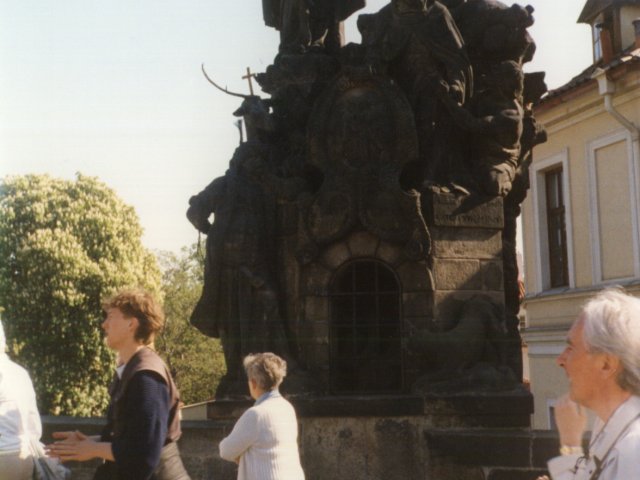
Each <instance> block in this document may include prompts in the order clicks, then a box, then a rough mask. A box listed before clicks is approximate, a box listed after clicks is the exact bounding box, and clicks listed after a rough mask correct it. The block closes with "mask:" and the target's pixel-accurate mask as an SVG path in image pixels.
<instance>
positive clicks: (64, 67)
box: [0, 0, 591, 251]
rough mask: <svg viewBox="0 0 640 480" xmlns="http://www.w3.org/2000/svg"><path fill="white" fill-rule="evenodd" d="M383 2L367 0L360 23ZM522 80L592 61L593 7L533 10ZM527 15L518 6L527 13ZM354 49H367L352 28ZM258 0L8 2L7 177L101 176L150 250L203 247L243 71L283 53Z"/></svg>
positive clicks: (555, 2) (0, 47)
mask: <svg viewBox="0 0 640 480" xmlns="http://www.w3.org/2000/svg"><path fill="white" fill-rule="evenodd" d="M386 3H388V2H387V0H368V1H367V7H366V9H365V10H363V11H362V12H360V13H363V12H373V11H377V10H379V9H380V8H381V7H382V6H384V5H385V4H386ZM528 3H529V4H531V5H532V6H533V7H534V8H535V10H536V12H535V14H534V15H535V17H536V24H535V25H534V26H533V27H532V28H531V29H530V32H531V34H532V35H533V37H534V39H535V40H536V43H537V45H538V51H537V55H536V58H535V60H534V61H533V62H532V63H530V64H528V65H527V67H526V70H527V71H538V70H545V71H547V83H548V84H549V86H550V87H551V88H553V87H558V86H560V85H561V84H563V83H565V82H566V81H568V80H569V79H570V78H571V77H573V76H574V75H576V74H577V73H579V72H580V71H581V70H583V69H584V68H585V67H587V66H588V65H589V64H590V63H591V44H590V31H589V28H588V27H587V26H585V25H577V24H576V20H577V18H578V15H579V14H580V11H581V9H582V7H583V5H584V3H585V0H530V1H529V2H528ZM522 4H523V5H524V3H522ZM356 17H357V14H356V15H354V17H353V18H351V19H349V21H348V22H347V27H346V28H347V41H353V42H359V41H360V35H359V33H358V32H357V29H356V28H355V18H356ZM277 44H278V32H276V31H275V30H273V29H270V28H267V27H265V26H264V24H263V21H262V7H261V2H260V1H259V0H180V1H178V0H173V1H171V0H108V1H105V0H99V1H98V0H57V1H46V0H0V177H4V176H6V175H9V174H26V173H49V174H51V175H53V176H55V177H61V178H68V179H71V178H73V177H74V175H75V173H76V172H81V173H83V174H86V175H91V176H96V177H98V178H100V179H101V180H102V181H103V182H105V183H106V184H107V185H109V186H110V187H112V188H113V189H114V190H115V191H116V192H117V194H118V195H119V196H120V197H121V198H122V199H123V200H124V201H125V202H126V203H127V204H129V205H132V206H134V207H135V209H136V211H137V212H138V215H139V216H140V220H141V222H142V225H143V227H144V229H145V235H144V238H143V241H144V243H145V245H146V246H147V247H149V248H151V249H154V250H173V251H177V250H178V249H180V247H182V246H185V245H188V244H191V243H193V242H195V241H196V239H197V233H196V231H195V229H193V227H192V226H191V225H190V224H189V223H188V221H187V220H186V218H185V211H186V208H187V202H188V199H189V197H190V196H191V195H193V194H195V193H197V192H199V191H200V190H202V188H204V187H205V186H206V185H207V184H208V183H209V182H210V181H211V180H212V179H213V178H215V177H217V176H220V175H222V174H224V171H225V170H226V167H227V164H228V161H229V159H230V158H231V155H232V153H233V150H234V148H235V147H236V146H237V143H238V131H237V128H236V127H235V125H234V122H235V120H236V119H235V117H233V115H232V112H233V111H234V110H235V109H236V108H237V107H238V106H239V101H238V100H239V99H238V98H233V97H229V96H226V95H224V94H222V93H220V92H219V91H217V90H215V89H214V88H213V87H211V86H210V85H209V84H208V83H206V81H205V80H204V78H203V76H202V73H201V72H200V64H201V63H203V62H204V63H205V64H206V66H207V70H208V71H209V73H210V74H211V75H212V76H213V77H214V78H215V79H216V80H217V81H218V83H221V84H223V85H227V86H228V87H229V89H231V90H235V91H238V92H244V93H248V86H247V83H246V81H245V80H242V79H241V76H242V75H243V74H244V73H245V69H246V67H250V68H251V70H252V71H255V72H260V71H264V69H265V68H266V67H267V66H268V65H269V64H270V63H271V62H272V60H273V57H274V56H275V54H276V53H277Z"/></svg>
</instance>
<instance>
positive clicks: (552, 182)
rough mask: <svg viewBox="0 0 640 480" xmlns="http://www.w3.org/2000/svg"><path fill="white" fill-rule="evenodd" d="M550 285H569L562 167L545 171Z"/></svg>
mask: <svg viewBox="0 0 640 480" xmlns="http://www.w3.org/2000/svg"><path fill="white" fill-rule="evenodd" d="M545 188H546V204H547V233H548V241H549V244H548V245H549V281H550V285H549V286H550V287H551V288H556V287H563V286H567V285H569V272H568V262H567V229H566V226H565V207H564V196H563V193H562V167H560V168H554V169H553V170H549V171H547V172H545Z"/></svg>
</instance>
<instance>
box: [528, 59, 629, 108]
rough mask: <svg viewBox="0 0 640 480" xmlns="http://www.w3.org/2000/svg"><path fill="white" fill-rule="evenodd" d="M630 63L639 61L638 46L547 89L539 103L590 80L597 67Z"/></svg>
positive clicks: (608, 67)
mask: <svg viewBox="0 0 640 480" xmlns="http://www.w3.org/2000/svg"><path fill="white" fill-rule="evenodd" d="M632 63H640V48H633V49H629V50H627V51H625V52H622V53H621V54H619V55H618V56H616V57H615V58H614V59H613V60H612V61H611V62H609V63H607V64H604V65H603V64H601V63H600V62H599V63H595V64H593V65H591V66H589V67H588V68H587V69H585V70H584V71H583V72H582V73H580V74H579V75H576V76H575V77H573V78H572V79H571V80H569V82H567V83H565V84H564V85H562V86H561V87H558V88H555V89H553V90H549V91H548V92H547V93H546V95H545V96H544V97H542V99H541V100H540V103H541V104H542V103H544V102H546V101H548V100H550V99H552V98H554V97H558V96H560V95H562V94H563V93H566V92H569V91H571V90H573V89H575V88H577V87H579V86H580V85H583V84H585V83H587V82H589V81H591V76H592V75H593V72H594V71H595V70H596V69H597V68H601V69H603V70H613V69H615V68H617V67H619V66H620V65H626V64H632Z"/></svg>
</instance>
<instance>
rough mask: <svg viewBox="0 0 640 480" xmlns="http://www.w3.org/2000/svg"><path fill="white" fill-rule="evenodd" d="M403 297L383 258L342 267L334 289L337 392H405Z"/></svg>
mask: <svg viewBox="0 0 640 480" xmlns="http://www.w3.org/2000/svg"><path fill="white" fill-rule="evenodd" d="M401 298H402V297H401V294H400V286H399V283H398V281H397V279H396V276H395V274H394V273H393V272H392V271H391V270H390V269H389V268H388V267H386V266H385V265H384V264H382V263H381V262H378V261H374V260H356V261H353V262H350V263H348V264H347V265H345V266H344V267H342V268H341V269H340V270H339V271H338V273H337V274H336V276H335V278H334V280H333V281H332V283H331V289H330V305H331V325H330V334H329V335H330V336H329V343H330V352H331V357H330V358H331V360H330V375H331V389H332V391H333V392H335V393H362V392H371V393H374V392H380V393H383V392H398V391H401V390H402V387H403V382H402V337H401V333H402V332H401V317H400V311H401Z"/></svg>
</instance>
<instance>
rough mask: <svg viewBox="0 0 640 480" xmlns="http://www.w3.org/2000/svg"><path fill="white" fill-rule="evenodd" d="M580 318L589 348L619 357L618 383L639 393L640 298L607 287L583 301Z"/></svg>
mask: <svg viewBox="0 0 640 480" xmlns="http://www.w3.org/2000/svg"><path fill="white" fill-rule="evenodd" d="M582 319H583V321H584V341H585V343H586V344H587V348H588V349H589V351H592V352H602V353H608V354H610V355H614V356H616V357H618V358H619V359H620V362H621V363H622V371H621V372H620V373H619V374H618V377H617V379H616V380H617V382H618V385H620V387H621V388H622V389H624V390H625V391H627V392H631V393H633V394H634V395H640V298H636V297H633V296H631V295H627V294H626V293H624V291H623V290H622V289H621V288H618V287H616V288H607V289H605V290H603V291H602V292H600V293H599V294H598V295H596V296H595V297H593V298H592V299H591V300H589V301H588V302H587V303H586V305H585V306H584V307H583V309H582Z"/></svg>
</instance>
